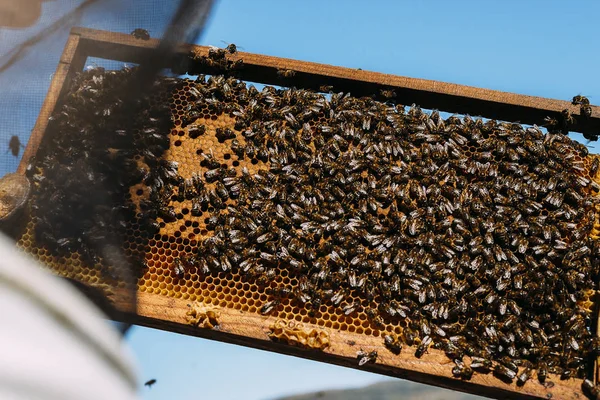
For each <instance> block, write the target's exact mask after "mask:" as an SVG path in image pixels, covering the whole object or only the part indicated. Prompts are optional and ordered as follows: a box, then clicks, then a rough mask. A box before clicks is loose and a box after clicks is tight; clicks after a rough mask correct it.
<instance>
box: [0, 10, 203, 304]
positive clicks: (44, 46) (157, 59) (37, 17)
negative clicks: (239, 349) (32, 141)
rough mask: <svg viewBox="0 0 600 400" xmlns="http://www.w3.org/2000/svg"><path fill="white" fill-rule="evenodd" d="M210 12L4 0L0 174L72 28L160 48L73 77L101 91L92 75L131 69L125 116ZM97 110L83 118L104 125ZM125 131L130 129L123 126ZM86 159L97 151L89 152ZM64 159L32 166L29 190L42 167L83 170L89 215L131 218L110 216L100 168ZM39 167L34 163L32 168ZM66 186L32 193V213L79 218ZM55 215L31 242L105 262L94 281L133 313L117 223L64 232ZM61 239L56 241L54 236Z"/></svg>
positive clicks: (93, 63) (19, 149)
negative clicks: (101, 279) (101, 278)
mask: <svg viewBox="0 0 600 400" xmlns="http://www.w3.org/2000/svg"><path fill="white" fill-rule="evenodd" d="M212 3H213V1H212V0H182V1H163V0H143V1H138V0H132V1H120V0H84V1H74V0H59V1H36V0H28V1H24V2H14V1H8V0H7V1H4V2H0V149H1V150H0V175H2V176H7V174H11V173H14V172H15V171H16V170H17V168H18V166H19V163H20V162H21V158H22V156H23V153H24V147H25V145H26V144H27V142H28V140H29V136H30V134H31V131H32V129H33V127H34V125H35V123H36V120H37V118H38V115H39V113H40V109H41V107H42V104H43V102H44V99H45V98H46V95H47V93H48V90H49V88H50V85H51V82H52V78H53V74H54V72H55V70H56V68H57V65H58V64H59V62H60V60H61V55H62V52H63V49H64V47H65V43H66V42H67V39H68V37H69V33H70V31H71V28H73V27H85V28H93V29H99V30H105V31H111V32H121V33H126V34H132V35H136V36H137V37H140V40H144V39H145V38H146V37H145V36H146V35H149V36H151V37H153V38H159V39H162V40H161V44H160V45H159V47H158V48H157V49H156V50H155V51H153V52H151V53H148V56H147V57H146V58H144V59H142V60H141V62H140V63H139V66H132V65H127V64H123V63H119V62H115V61H110V60H102V59H91V58H90V59H88V60H87V61H86V64H85V68H84V72H83V74H84V75H85V74H86V73H87V74H88V76H87V78H86V77H85V76H83V77H82V76H79V75H78V77H77V78H76V79H80V80H81V79H83V80H85V79H92V80H94V82H96V83H98V79H100V77H99V76H96V75H94V72H93V71H94V70H98V71H104V70H124V69H125V70H131V72H130V74H131V75H132V76H134V77H135V79H129V80H128V83H127V85H128V87H127V88H126V89H124V90H122V91H121V93H120V95H118V96H119V98H118V99H117V100H115V101H116V102H118V104H119V106H118V107H121V109H122V110H129V109H130V108H136V107H137V108H139V107H140V104H139V103H140V100H139V99H140V98H143V97H144V96H145V93H144V91H145V89H146V88H152V87H153V82H154V81H155V80H156V79H157V76H158V74H160V73H162V72H163V68H164V67H167V66H168V65H165V60H169V59H170V56H171V51H172V49H173V48H174V46H176V45H177V44H179V43H183V42H187V43H193V42H195V41H196V40H197V39H198V37H199V36H200V35H201V34H202V30H203V27H204V25H205V23H206V21H207V17H208V16H209V13H210V10H211V8H212V5H213V4H212ZM93 90H95V89H92V91H93ZM82 101H83V100H82ZM98 104H99V103H98ZM98 104H96V103H93V102H90V103H89V108H88V111H89V112H90V114H91V115H99V114H98V112H100V114H102V112H104V114H102V115H103V116H106V108H104V109H103V110H104V111H99V110H100V108H101V106H99V105H98ZM94 107H96V108H98V109H95V108H94ZM55 111H57V112H58V110H55ZM63 111H64V110H63ZM67 111H68V109H67ZM65 114H66V112H65ZM53 118H54V117H53ZM59 119H60V117H59ZM53 123H54V124H55V125H56V126H58V128H57V130H58V131H61V130H63V131H64V130H68V126H71V125H70V123H69V122H65V124H63V122H61V121H60V120H59V121H53ZM61 124H63V125H61ZM93 125H94V124H93V123H92V124H90V126H93ZM96 128H98V129H97V131H96V133H95V135H108V136H109V137H110V138H113V137H117V136H118V135H119V133H118V132H121V131H122V130H123V129H115V126H114V125H111V123H110V122H109V123H107V124H106V125H102V127H98V126H97V127H96ZM96 128H94V129H96ZM90 129H91V128H90ZM124 129H127V127H126V126H125V128H124ZM147 129H150V128H147ZM115 132H117V133H115ZM61 133H62V132H61ZM82 134H83V136H82V137H86V136H85V133H83V132H82ZM82 140H85V139H82ZM108 140H109V141H110V140H112V139H108ZM115 140H116V142H113V144H123V139H122V138H121V139H119V138H117V139H115ZM115 147H118V146H115ZM40 149H41V150H40V152H41V155H40V154H38V155H37V156H38V157H41V158H44V157H46V158H49V157H50V155H52V156H53V157H56V158H59V156H58V155H56V154H54V153H52V154H50V151H45V150H44V147H43V146H42V147H41V148H40ZM111 149H112V148H111ZM88 150H90V149H88ZM88 150H83V151H88ZM120 150H121V151H125V150H123V149H120ZM91 151H92V152H94V150H93V149H91ZM63 153H64V154H68V153H69V152H68V151H66V152H63ZM64 154H63V156H62V157H63V159H62V161H58V162H57V163H56V164H57V165H61V166H62V167H57V166H56V165H55V166H51V165H50V164H49V163H47V162H46V164H42V161H41V160H39V159H38V160H37V161H32V163H31V166H30V171H28V172H29V173H30V180H32V181H34V183H32V185H33V187H38V186H39V184H40V182H39V179H41V178H40V177H39V176H38V178H37V179H38V180H36V177H35V169H36V168H46V169H47V171H46V172H48V171H49V170H52V171H54V173H56V174H57V175H62V176H65V175H64V174H66V175H69V172H72V171H73V170H78V171H80V172H81V171H85V173H84V174H87V176H88V178H89V179H90V180H91V181H93V182H94V189H93V190H91V192H89V198H91V199H92V201H93V202H94V204H95V206H94V207H99V208H96V209H97V210H100V209H106V210H111V211H110V213H111V214H115V213H116V214H119V212H121V213H126V212H131V210H121V211H118V210H117V211H115V207H114V204H112V201H113V200H114V192H111V190H112V189H114V188H115V182H111V181H110V179H107V178H106V177H107V176H108V175H106V171H104V170H103V168H104V167H103V166H102V165H99V164H93V165H88V164H86V162H85V157H81V156H80V155H77V154H72V155H69V156H68V157H69V159H68V160H65V159H64V157H65V155H64ZM82 160H83V161H82ZM36 162H37V163H38V164H35V163H36ZM42 165H45V167H42ZM64 183H65V186H64V187H63V188H62V189H61V190H60V191H56V190H54V191H53V190H49V191H44V190H40V191H38V192H37V203H36V202H35V201H33V202H32V204H33V205H32V207H34V208H35V210H36V211H38V212H40V213H42V212H43V213H45V214H44V215H47V213H49V212H52V211H51V210H52V209H53V208H60V207H53V203H55V204H58V203H61V200H62V203H65V204H69V206H68V207H66V206H65V207H66V208H65V209H62V210H61V213H62V215H65V214H68V213H70V212H72V213H73V214H77V212H79V211H81V212H85V210H83V211H82V210H77V209H74V208H77V206H76V205H74V204H75V203H74V202H73V200H74V199H77V198H78V196H79V197H81V199H82V201H84V200H85V199H84V197H86V196H82V193H78V192H77V189H76V188H73V190H72V191H70V189H69V188H70V186H69V183H68V181H67V180H65V182H64ZM11 184H14V182H12V183H11ZM36 185H37V186H36ZM42 186H43V184H42ZM111 188H112V189H111ZM5 191H6V190H5ZM9 192H11V193H12V194H14V193H16V192H19V191H15V190H9ZM59 192H60V193H59ZM19 193H20V192H19ZM9 197H10V196H9ZM65 198H66V199H67V200H65ZM3 201H4V200H3ZM11 201H13V200H11V199H9V200H8V203H9V204H8V205H3V206H4V207H5V208H8V209H10V207H14V205H15V204H16V203H14V201H13V202H12V203H11ZM62 203H61V204H62ZM49 210H50V211H49ZM107 212H108V211H107ZM58 214H59V213H58V212H57V214H56V215H55V216H53V217H52V216H48V219H47V221H42V222H43V223H39V224H37V225H38V226H39V227H38V231H36V235H37V236H38V237H37V238H36V239H40V237H41V238H42V239H44V238H45V239H44V240H46V241H47V244H48V243H53V244H56V245H57V246H58V247H62V246H64V248H65V249H67V250H69V251H71V250H73V251H77V252H79V253H80V254H81V257H85V258H88V259H87V260H86V261H90V263H91V264H95V263H96V262H97V261H98V260H103V261H102V263H101V264H108V265H111V266H113V268H112V269H111V270H110V271H108V272H107V271H99V274H106V273H107V274H108V275H110V277H111V278H112V280H108V281H112V282H113V283H114V286H115V287H114V289H115V290H114V292H116V293H118V294H120V295H119V296H117V300H118V301H120V303H121V305H122V306H121V307H120V309H121V310H125V311H135V306H136V301H135V293H136V278H137V277H136V267H137V265H136V264H138V263H139V262H143V261H141V260H135V259H131V257H125V255H124V254H123V251H122V249H120V248H119V245H118V240H119V239H118V233H115V232H118V231H119V228H118V227H115V226H110V225H111V224H118V223H119V221H121V220H122V219H123V218H120V217H119V216H118V215H115V216H114V217H111V218H101V217H98V218H96V219H93V218H92V219H91V222H90V221H88V222H78V221H81V218H79V219H78V220H75V219H74V220H72V222H71V225H74V226H72V227H68V226H62V225H68V222H65V221H63V219H62V217H60V216H59V215H58ZM67 221H68V220H67ZM7 224H8V225H7ZM15 225H18V223H17V222H14V221H12V220H11V221H9V222H6V221H5V223H4V229H5V230H7V231H9V232H10V231H11V229H12V228H14V226H15ZM58 231H60V232H61V233H60V234H59V233H57V232H58ZM90 247H91V248H90ZM84 248H85V250H84ZM83 253H85V254H83ZM87 253H90V254H87ZM84 289H85V288H84ZM123 304H126V306H123Z"/></svg>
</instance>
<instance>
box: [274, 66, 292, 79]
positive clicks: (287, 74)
mask: <svg viewBox="0 0 600 400" xmlns="http://www.w3.org/2000/svg"><path fill="white" fill-rule="evenodd" d="M277 75H278V76H279V77H280V78H293V77H294V76H296V71H294V70H291V69H283V68H280V69H278V70H277Z"/></svg>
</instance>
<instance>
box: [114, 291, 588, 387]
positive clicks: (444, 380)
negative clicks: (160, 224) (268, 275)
mask: <svg viewBox="0 0 600 400" xmlns="http://www.w3.org/2000/svg"><path fill="white" fill-rule="evenodd" d="M189 305H191V303H190V302H189V301H187V300H181V299H175V298H170V297H166V296H161V295H157V294H149V293H143V292H140V293H139V297H138V311H137V315H136V316H128V317H127V318H126V319H127V320H129V321H134V322H135V323H137V324H140V325H144V326H148V327H152V328H156V329H161V330H166V331H172V332H178V333H182V334H186V335H191V336H198V337H202V338H206V339H212V340H218V341H222V342H228V343H233V344H238V345H242V346H248V347H253V348H258V349H262V350H267V351H273V352H277V353H281V354H287V355H293V356H297V357H302V358H307V359H311V360H315V361H321V362H326V363H329V364H336V365H341V366H345V367H350V368H355V369H360V370H365V371H370V372H374V373H378V374H383V375H388V376H392V377H397V378H402V379H408V380H412V381H415V382H421V383H426V384H430V385H435V386H440V387H444V388H448V389H453V390H458V391H462V392H467V393H473V394H477V395H480V396H488V397H492V398H497V399H551V398H553V399H584V398H585V396H583V394H581V389H580V388H581V380H579V379H570V380H566V381H561V380H560V379H559V377H558V376H555V375H549V377H548V381H550V382H552V383H553V384H554V386H553V387H549V386H548V385H547V386H544V385H542V384H540V383H539V382H538V381H537V380H536V379H530V380H529V381H528V382H527V383H526V384H525V385H524V386H523V387H519V386H517V385H516V383H515V382H516V380H515V382H513V383H511V384H506V383H503V382H502V381H500V380H499V379H498V378H496V377H494V376H493V374H492V373H489V374H482V373H475V374H474V375H473V378H472V379H471V380H469V381H464V380H460V379H456V378H454V377H453V376H452V373H451V370H452V366H453V363H452V361H450V360H449V359H448V358H447V357H446V355H445V354H444V353H443V352H442V351H440V350H435V349H431V348H430V349H429V351H428V353H426V354H425V355H424V356H423V357H422V358H416V357H415V356H414V352H415V347H408V346H405V348H404V349H403V350H402V352H401V354H400V355H395V354H392V353H391V352H390V351H389V350H387V349H386V348H385V346H384V345H383V339H382V338H378V337H373V336H366V335H360V334H356V333H351V332H347V331H340V330H333V329H327V328H324V327H322V326H319V325H311V324H309V323H303V324H302V325H303V327H304V328H305V329H313V328H314V329H318V330H325V331H326V332H327V333H328V334H329V339H330V342H331V344H330V346H329V347H327V348H325V349H324V350H323V351H318V350H312V349H302V348H299V347H296V346H292V345H288V344H284V343H278V342H274V341H272V340H271V339H270V338H269V332H270V331H271V327H272V326H273V324H274V323H275V321H276V318H274V317H269V316H262V315H259V314H254V313H247V312H243V311H240V310H235V309H230V308H223V307H219V306H214V305H211V304H210V303H208V304H206V305H205V306H206V307H207V308H208V309H212V310H215V311H218V313H219V318H218V322H219V327H218V329H206V328H200V327H196V326H193V325H190V323H189V319H188V317H186V314H187V312H188V310H189V309H190V306H189ZM118 307H119V305H118V304H117V308H118ZM359 350H364V351H372V350H376V351H377V353H378V357H377V362H376V363H375V364H365V365H364V366H362V367H359V366H358V362H357V358H356V356H357V352H358V351H359ZM550 386H551V385H550Z"/></svg>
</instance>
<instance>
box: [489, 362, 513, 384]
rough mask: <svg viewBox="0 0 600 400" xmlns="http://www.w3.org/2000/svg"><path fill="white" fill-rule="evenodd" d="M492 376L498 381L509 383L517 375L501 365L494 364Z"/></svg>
mask: <svg viewBox="0 0 600 400" xmlns="http://www.w3.org/2000/svg"><path fill="white" fill-rule="evenodd" d="M494 375H495V376H496V377H498V378H499V379H500V380H503V381H508V382H510V381H512V380H513V379H515V377H516V376H517V373H516V372H515V371H513V370H512V369H509V368H507V367H505V366H504V365H502V364H496V367H494Z"/></svg>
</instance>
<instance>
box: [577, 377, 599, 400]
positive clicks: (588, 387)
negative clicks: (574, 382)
mask: <svg viewBox="0 0 600 400" xmlns="http://www.w3.org/2000/svg"><path fill="white" fill-rule="evenodd" d="M581 390H582V391H583V392H584V393H585V394H586V395H587V396H588V397H589V398H590V399H594V400H597V399H600V389H598V386H597V385H594V382H592V381H591V380H589V379H584V380H583V382H582V383H581Z"/></svg>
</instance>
